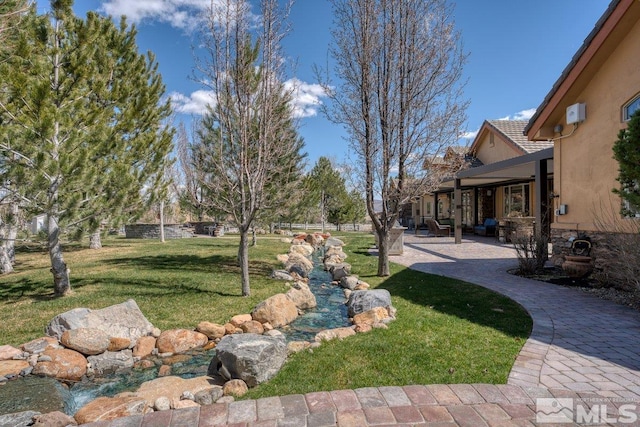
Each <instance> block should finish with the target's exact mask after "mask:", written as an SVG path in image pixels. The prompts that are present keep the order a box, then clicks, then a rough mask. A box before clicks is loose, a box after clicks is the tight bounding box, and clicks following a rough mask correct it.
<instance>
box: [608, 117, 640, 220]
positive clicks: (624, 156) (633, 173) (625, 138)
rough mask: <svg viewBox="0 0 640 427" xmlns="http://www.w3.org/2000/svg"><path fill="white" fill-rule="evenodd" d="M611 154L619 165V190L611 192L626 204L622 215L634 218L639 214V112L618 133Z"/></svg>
mask: <svg viewBox="0 0 640 427" xmlns="http://www.w3.org/2000/svg"><path fill="white" fill-rule="evenodd" d="M613 153H614V156H613V157H614V159H616V160H617V161H618V163H619V165H620V166H619V169H618V178H617V180H618V182H620V188H619V189H618V188H615V189H614V190H613V191H614V193H616V194H618V195H620V197H621V198H622V199H623V200H624V201H626V202H627V203H628V204H627V205H623V207H622V210H621V213H622V215H625V216H634V215H636V214H637V213H638V212H640V110H636V111H635V113H634V114H633V115H632V116H631V119H630V120H629V122H628V125H627V128H626V129H621V130H620V132H619V133H618V140H617V141H616V142H615V143H614V145H613Z"/></svg>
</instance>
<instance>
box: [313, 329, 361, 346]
mask: <svg viewBox="0 0 640 427" xmlns="http://www.w3.org/2000/svg"><path fill="white" fill-rule="evenodd" d="M355 334H356V331H355V330H354V328H353V327H350V326H349V327H344V328H335V329H325V330H324V331H320V332H318V333H317V334H316V337H315V341H316V342H321V341H330V340H334V339H340V340H341V339H344V338H346V337H350V336H352V335H355Z"/></svg>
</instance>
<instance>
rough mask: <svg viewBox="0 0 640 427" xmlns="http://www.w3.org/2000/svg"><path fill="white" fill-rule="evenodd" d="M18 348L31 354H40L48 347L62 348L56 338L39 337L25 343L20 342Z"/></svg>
mask: <svg viewBox="0 0 640 427" xmlns="http://www.w3.org/2000/svg"><path fill="white" fill-rule="evenodd" d="M20 348H21V349H22V350H24V351H27V352H29V353H31V354H40V353H42V352H44V351H45V350H46V349H48V348H62V347H61V346H60V344H59V343H58V339H57V338H53V337H41V338H36V339H35V340H31V341H29V342H27V343H24V344H22V345H21V346H20Z"/></svg>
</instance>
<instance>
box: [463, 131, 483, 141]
mask: <svg viewBox="0 0 640 427" xmlns="http://www.w3.org/2000/svg"><path fill="white" fill-rule="evenodd" d="M478 132H480V129H476V130H474V131H470V132H465V133H463V134H462V135H460V139H475V138H476V136H478Z"/></svg>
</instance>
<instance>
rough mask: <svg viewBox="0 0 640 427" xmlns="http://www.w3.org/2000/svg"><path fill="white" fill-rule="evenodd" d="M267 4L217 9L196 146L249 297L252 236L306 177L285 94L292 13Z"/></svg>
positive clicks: (227, 4)
mask: <svg viewBox="0 0 640 427" xmlns="http://www.w3.org/2000/svg"><path fill="white" fill-rule="evenodd" d="M278 3H279V2H278V1H277V0H261V2H260V15H259V16H256V15H254V14H252V13H251V10H250V4H249V3H248V2H246V1H235V0H225V1H221V2H218V3H216V4H213V3H212V8H211V10H210V14H209V17H208V18H209V19H208V23H209V25H208V28H207V32H206V33H203V34H202V45H203V47H204V49H205V51H206V55H204V58H205V59H204V60H203V61H202V62H199V63H198V65H197V71H198V72H199V73H200V75H201V76H200V80H201V82H202V83H203V84H204V85H205V86H207V87H208V88H209V89H210V90H211V91H212V93H213V94H214V95H213V96H214V100H213V102H212V105H210V106H209V110H208V113H207V114H206V115H205V116H204V118H203V121H202V124H201V128H200V130H199V134H198V137H199V138H198V141H197V142H196V147H195V149H196V153H195V155H194V156H192V159H193V160H194V161H197V162H198V163H197V165H196V168H195V170H196V171H197V173H198V182H199V183H200V186H201V187H202V189H203V191H204V192H206V193H207V194H206V196H205V197H203V198H202V200H201V201H202V202H203V203H206V204H207V209H208V210H209V211H210V212H214V213H218V214H224V215H225V216H227V217H228V218H229V219H231V220H232V221H233V222H234V223H235V225H236V226H237V227H238V229H239V231H240V245H239V249H238V261H239V263H240V267H241V281H242V294H243V295H245V296H247V295H249V294H250V286H249V251H248V246H249V232H250V230H251V228H252V226H253V224H254V221H255V220H256V218H257V217H258V215H259V212H260V211H261V210H264V209H268V208H270V206H269V204H270V203H274V201H277V199H278V198H277V197H274V195H275V194H277V193H281V192H282V191H283V188H284V187H286V186H287V185H286V184H288V183H290V182H291V180H292V179H296V178H297V177H298V176H299V169H300V167H301V166H302V164H301V157H302V156H301V155H300V154H299V151H298V150H299V149H300V148H301V140H300V138H299V136H298V134H297V130H296V126H295V123H294V120H293V116H292V108H291V106H290V99H291V94H290V93H288V92H286V91H285V89H284V85H283V84H282V81H283V78H282V77H283V74H284V60H283V55H282V52H281V41H282V38H283V37H284V35H285V34H286V32H287V31H286V28H285V27H284V19H285V17H286V16H287V15H288V8H286V10H283V9H280V8H279V7H278Z"/></svg>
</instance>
